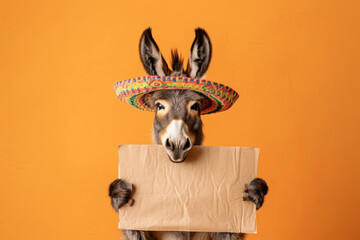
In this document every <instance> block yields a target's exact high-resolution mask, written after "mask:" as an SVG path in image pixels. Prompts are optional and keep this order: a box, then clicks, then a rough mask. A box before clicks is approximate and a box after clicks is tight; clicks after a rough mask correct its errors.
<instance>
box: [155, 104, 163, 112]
mask: <svg viewBox="0 0 360 240" xmlns="http://www.w3.org/2000/svg"><path fill="white" fill-rule="evenodd" d="M156 108H157V110H158V111H160V110H162V109H165V107H164V106H163V105H162V104H161V103H157V104H156Z"/></svg>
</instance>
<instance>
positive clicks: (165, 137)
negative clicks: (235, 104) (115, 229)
mask: <svg viewBox="0 0 360 240" xmlns="http://www.w3.org/2000/svg"><path fill="white" fill-rule="evenodd" d="M195 34H196V36H195V40H194V42H193V44H192V46H191V50H190V56H189V60H188V64H187V67H186V70H184V67H183V59H182V58H181V57H180V56H179V54H178V52H177V50H172V51H171V67H172V70H171V69H170V68H169V67H168V65H167V63H166V61H165V60H164V58H163V56H162V54H161V52H160V49H159V47H158V46H157V44H156V42H155V40H154V39H153V37H152V34H151V28H148V29H146V30H145V31H144V32H143V34H142V36H141V38H140V45H139V50H140V58H141V62H142V64H143V65H144V68H145V70H146V72H147V73H148V74H150V75H158V76H184V77H191V78H204V76H205V73H206V71H207V69H208V67H209V64H210V60H211V53H212V46H211V42H210V38H209V36H208V34H207V33H206V32H205V30H204V29H201V28H197V29H195ZM205 98H206V97H205V96H204V95H202V94H200V93H197V92H194V91H192V90H177V89H176V90H158V91H155V92H153V93H152V95H151V97H150V100H151V106H152V108H154V109H155V110H156V111H155V119H154V123H153V140H154V142H155V143H156V144H162V145H163V146H164V148H165V150H166V152H167V154H168V156H169V159H170V161H172V162H174V163H181V162H183V161H184V160H185V159H186V156H187V154H188V152H189V151H190V149H191V148H192V146H193V145H201V144H202V142H203V139H204V133H203V131H202V126H203V124H202V121H201V116H200V110H201V103H202V101H203V99H205ZM267 191H268V187H267V184H266V182H265V181H264V180H262V179H260V178H255V179H254V180H252V181H251V182H250V184H249V185H248V187H247V189H246V190H245V195H246V200H249V201H252V202H254V203H255V204H256V209H259V208H260V207H261V206H262V204H263V202H264V197H265V195H266V194H267ZM130 195H131V190H129V189H128V188H127V183H126V182H125V181H123V180H121V179H117V180H115V181H113V182H112V183H111V184H110V187H109V196H110V197H111V203H112V206H113V208H114V209H115V211H118V210H119V208H121V207H122V206H123V205H125V204H127V203H128V202H129V200H130ZM123 233H124V236H125V238H126V239H127V240H153V239H157V238H162V239H165V240H207V239H209V240H210V239H211V240H212V239H214V240H235V239H243V238H244V237H245V235H244V234H237V233H194V232H161V233H159V232H157V233H156V232H146V231H137V230H123Z"/></svg>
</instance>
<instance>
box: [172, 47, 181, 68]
mask: <svg viewBox="0 0 360 240" xmlns="http://www.w3.org/2000/svg"><path fill="white" fill-rule="evenodd" d="M183 63H184V58H183V57H182V56H181V55H180V54H179V53H178V50H177V49H171V67H172V69H173V72H184V66H183Z"/></svg>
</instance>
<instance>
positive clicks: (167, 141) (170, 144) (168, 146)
mask: <svg viewBox="0 0 360 240" xmlns="http://www.w3.org/2000/svg"><path fill="white" fill-rule="evenodd" d="M173 146H174V145H173V144H172V143H170V141H169V139H166V142H165V147H166V148H168V149H170V150H174V147H173Z"/></svg>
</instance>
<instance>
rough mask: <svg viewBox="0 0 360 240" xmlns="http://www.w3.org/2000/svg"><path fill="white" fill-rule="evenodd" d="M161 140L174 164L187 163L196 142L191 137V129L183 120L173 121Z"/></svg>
mask: <svg viewBox="0 0 360 240" xmlns="http://www.w3.org/2000/svg"><path fill="white" fill-rule="evenodd" d="M160 138H161V143H162V145H163V146H164V148H165V150H166V153H167V154H168V156H169V159H170V161H172V162H173V163H181V162H183V161H185V159H186V157H187V155H188V153H189V151H190V149H191V148H192V146H193V142H194V141H193V139H191V137H190V134H189V128H188V127H187V125H186V123H185V122H184V121H183V120H172V121H171V123H170V124H169V125H168V126H167V128H166V129H165V131H164V132H163V134H162V135H161V137H160Z"/></svg>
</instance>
